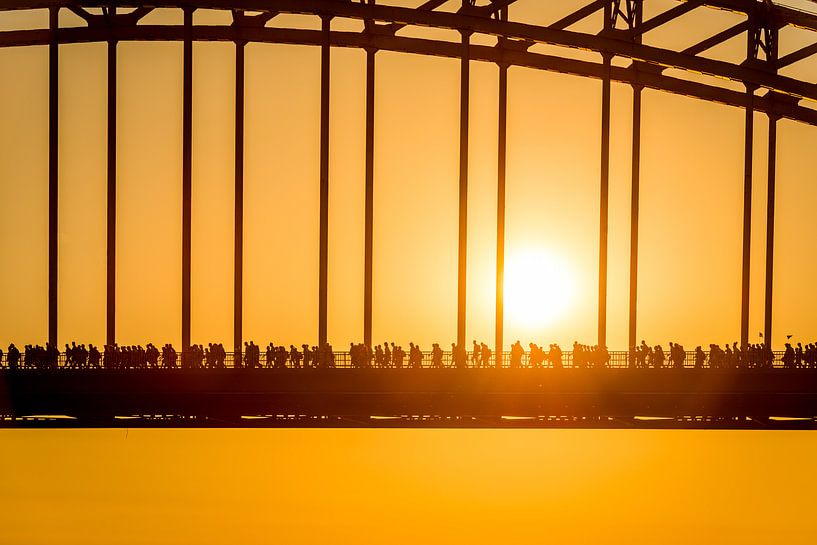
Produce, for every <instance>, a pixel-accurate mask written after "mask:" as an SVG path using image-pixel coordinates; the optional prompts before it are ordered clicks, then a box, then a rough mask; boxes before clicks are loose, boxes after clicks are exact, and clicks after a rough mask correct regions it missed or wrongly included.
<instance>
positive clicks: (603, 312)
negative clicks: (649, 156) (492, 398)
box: [598, 53, 612, 347]
mask: <svg viewBox="0 0 817 545" xmlns="http://www.w3.org/2000/svg"><path fill="white" fill-rule="evenodd" d="M611 61H612V55H611V54H609V53H604V77H603V78H602V83H601V183H600V191H599V196H600V199H599V307H598V325H599V331H598V345H599V346H602V347H603V346H606V345H607V209H608V186H609V179H610V70H611V68H610V67H611Z"/></svg>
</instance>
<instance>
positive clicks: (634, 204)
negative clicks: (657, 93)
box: [627, 85, 643, 364]
mask: <svg viewBox="0 0 817 545" xmlns="http://www.w3.org/2000/svg"><path fill="white" fill-rule="evenodd" d="M642 89H643V87H642V86H641V85H634V86H633V143H632V174H631V175H632V180H631V182H632V188H631V192H630V316H629V328H628V334H627V343H628V344H627V346H628V348H632V347H634V346H635V345H636V314H637V311H638V212H639V210H638V207H639V200H640V199H639V192H640V184H641V91H642ZM628 354H629V352H628ZM633 363H634V362H630V364H633Z"/></svg>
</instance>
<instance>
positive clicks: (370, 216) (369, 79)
mask: <svg viewBox="0 0 817 545" xmlns="http://www.w3.org/2000/svg"><path fill="white" fill-rule="evenodd" d="M376 52H377V50H375V49H372V48H368V49H366V212H365V214H366V220H365V222H366V224H365V227H364V228H365V234H364V270H363V342H364V344H366V346H368V347H369V348H371V346H372V262H373V251H374V249H373V238H374V78H375V53H376Z"/></svg>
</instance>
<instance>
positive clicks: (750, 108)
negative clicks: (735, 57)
mask: <svg viewBox="0 0 817 545" xmlns="http://www.w3.org/2000/svg"><path fill="white" fill-rule="evenodd" d="M754 96H755V95H754V87H752V86H747V87H746V121H745V124H744V128H745V132H744V139H743V145H744V146H743V270H742V275H741V297H740V346H741V348H745V347H746V346H747V345H748V344H749V270H750V264H751V259H750V258H751V255H750V254H751V246H752V142H753V136H754V113H755V112H754Z"/></svg>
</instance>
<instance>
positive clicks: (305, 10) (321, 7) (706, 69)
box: [4, 0, 817, 101]
mask: <svg viewBox="0 0 817 545" xmlns="http://www.w3.org/2000/svg"><path fill="white" fill-rule="evenodd" d="M116 4H117V5H118V6H121V7H142V5H141V4H137V3H135V2H116ZM705 4H706V5H708V6H710V7H717V8H719V9H727V10H732V11H738V12H743V13H749V12H752V13H754V12H756V11H757V10H758V9H759V7H758V6H759V5H761V3H760V2H754V1H752V2H746V1H745V0H740V1H738V0H710V1H708V2H705ZM106 5H110V2H102V1H93V0H87V1H78V0H31V1H28V2H26V1H24V0H20V2H19V3H18V4H7V5H6V6H4V8H5V9H11V8H13V7H16V8H18V9H21V8H43V7H54V6H60V7H71V8H89V7H101V6H106ZM150 5H151V7H157V8H206V9H224V10H233V9H238V10H248V11H262V12H276V13H295V14H306V15H322V14H331V15H332V16H337V17H345V18H351V19H360V20H371V21H378V22H388V23H397V24H404V25H414V26H421V27H433V28H443V29H451V30H458V31H466V32H477V33H482V34H488V35H493V36H498V37H505V38H509V39H514V40H522V41H528V42H533V43H542V44H550V45H557V46H564V47H572V48H578V49H584V50H588V51H596V52H599V53H602V52H604V53H609V54H612V55H614V56H618V57H625V58H630V59H633V60H634V61H643V62H647V63H651V64H654V65H658V66H663V67H671V68H678V69H681V70H687V71H691V72H700V73H704V74H709V75H713V76H717V77H721V78H726V79H730V80H733V81H739V82H742V83H745V84H747V85H751V86H756V87H764V88H766V89H769V90H772V91H777V92H778V93H782V94H786V95H791V96H793V97H798V98H808V99H810V100H814V101H817V85H815V84H813V83H810V82H805V81H800V80H797V79H794V78H790V77H787V76H781V75H779V74H775V73H774V72H773V71H770V70H764V69H762V68H758V67H754V66H746V65H744V64H734V63H729V62H725V61H719V60H714V59H707V58H703V57H699V56H696V55H690V54H687V53H683V52H677V51H672V50H668V49H662V48H659V47H653V46H649V45H644V44H641V43H635V42H634V41H631V40H630V39H629V37H628V36H626V32H625V33H624V34H622V35H621V36H619V35H597V34H588V33H581V32H575V31H570V30H564V29H557V28H552V27H542V26H536V25H529V24H524V23H517V22H504V21H497V20H495V19H491V18H490V17H487V16H484V17H482V16H476V15H472V14H465V13H450V12H440V11H433V10H420V9H415V8H402V7H395V6H382V5H373V4H359V3H353V2H346V1H339V0H176V1H168V0H165V1H161V0H157V1H155V2H151V3H150ZM485 13H487V12H485ZM769 18H770V19H772V20H773V21H774V23H773V24H775V25H777V26H784V25H787V24H792V25H797V26H800V27H803V28H809V29H814V30H817V17H815V16H811V15H809V14H805V13H802V12H799V11H796V10H791V9H788V8H783V7H780V6H775V7H774V8H773V10H772V11H771V15H769ZM647 22H649V21H647ZM141 28H144V27H139V28H138V29H137V32H138V30H139V29H141ZM66 30H67V29H66ZM86 30H87V29H86ZM62 32H63V30H62V29H61V30H60V33H62ZM134 39H160V38H158V37H154V38H142V37H136V38H134ZM361 39H364V40H366V39H368V38H367V36H366V35H365V34H362V35H361ZM335 45H338V44H335Z"/></svg>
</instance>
